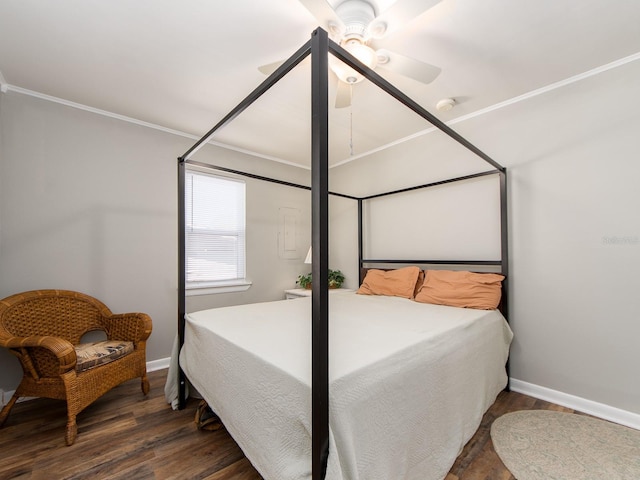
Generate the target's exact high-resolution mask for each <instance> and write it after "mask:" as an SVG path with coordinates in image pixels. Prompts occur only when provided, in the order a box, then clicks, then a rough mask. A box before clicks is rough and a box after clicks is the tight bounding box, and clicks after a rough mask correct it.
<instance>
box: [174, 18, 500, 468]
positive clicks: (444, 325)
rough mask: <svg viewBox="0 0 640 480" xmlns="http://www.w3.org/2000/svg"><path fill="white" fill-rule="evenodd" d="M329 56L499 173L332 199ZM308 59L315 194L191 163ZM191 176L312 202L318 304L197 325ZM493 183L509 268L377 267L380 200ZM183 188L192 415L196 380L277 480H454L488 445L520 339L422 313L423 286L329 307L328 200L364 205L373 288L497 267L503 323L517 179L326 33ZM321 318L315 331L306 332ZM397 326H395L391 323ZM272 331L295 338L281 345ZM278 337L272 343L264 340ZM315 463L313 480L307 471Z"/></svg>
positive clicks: (478, 319)
mask: <svg viewBox="0 0 640 480" xmlns="http://www.w3.org/2000/svg"><path fill="white" fill-rule="evenodd" d="M329 54H330V55H333V56H334V57H336V58H337V59H338V60H340V61H342V62H344V63H345V64H346V65H348V66H349V67H351V68H353V69H354V70H356V71H357V72H359V73H360V74H361V75H363V76H364V77H365V78H367V79H368V80H369V81H371V82H373V83H374V84H375V85H377V86H378V87H379V88H380V89H382V90H383V91H384V92H386V93H387V94H389V95H391V96H392V97H393V98H395V99H396V100H398V101H399V102H401V103H402V104H403V105H405V106H406V107H407V108H409V109H410V110H412V111H413V112H415V113H416V114H418V115H419V116H421V117H422V118H423V119H425V120H427V121H429V122H430V123H431V124H432V125H434V126H435V127H437V128H438V129H439V130H440V131H442V132H443V133H445V134H446V135H448V136H449V137H451V138H452V139H453V140H455V141H456V142H458V143H459V144H460V145H462V146H463V147H465V148H466V149H468V150H469V151H471V152H472V153H473V154H475V155H476V156H478V157H480V158H481V159H482V160H484V161H485V162H486V163H488V164H489V165H490V166H491V169H490V170H488V171H482V172H479V173H474V174H471V175H465V176H461V177H457V178H452V179H448V180H443V181H437V182H433V183H429V184H423V185H418V186H415V187H410V188H404V189H400V190H394V191H391V192H385V193H381V194H376V195H370V196H366V197H362V196H353V195H347V194H343V193H338V192H330V191H329V189H328V142H329V140H328V118H329V115H328V104H329V102H328V56H329ZM307 56H310V57H311V98H312V105H311V117H312V118H311V155H312V159H311V160H312V162H311V187H307V186H304V185H298V184H293V183H290V182H285V181H281V180H278V179H272V178H267V177H264V176H258V175H253V174H248V173H246V172H241V171H238V170H234V169H230V168H226V167H220V166H214V165H210V164H203V163H200V162H196V161H194V160H192V159H191V156H192V155H194V154H195V153H196V152H197V151H198V150H199V149H200V148H201V147H202V146H203V145H205V144H206V143H207V142H208V141H209V139H210V138H211V137H212V136H213V135H214V134H215V132H216V131H218V130H219V129H220V128H222V127H224V126H225V125H226V124H228V123H229V122H231V121H232V120H233V119H234V118H235V117H237V116H238V115H239V114H240V113H241V112H243V111H244V110H245V109H246V108H247V107H248V106H249V105H251V104H252V103H253V102H254V101H255V100H257V99H258V98H259V97H260V96H261V95H263V94H264V93H265V92H266V91H268V90H269V88H271V87H272V86H273V85H275V84H276V83H277V82H278V81H279V80H280V79H281V78H282V77H283V76H285V75H286V74H287V73H288V72H289V71H290V70H291V69H293V68H294V67H295V66H296V65H298V64H299V63H300V62H301V61H302V60H303V59H304V58H306V57H307ZM187 164H196V165H199V166H201V167H205V168H213V169H217V170H222V171H226V172H230V173H235V174H238V175H245V176H249V177H252V178H256V179H259V180H264V181H270V182H276V183H279V184H283V185H288V186H290V187H294V188H305V189H308V190H310V191H311V198H312V202H311V209H312V242H311V244H312V275H313V278H314V282H313V284H312V296H311V298H305V299H297V300H294V301H286V300H283V301H280V302H269V303H263V304H257V305H242V306H237V307H227V308H218V309H214V310H207V311H202V312H195V313H190V314H187V312H186V300H185V237H184V232H185V218H184V191H185V190H184V188H185V187H184V179H185V168H186V165H187ZM489 175H498V176H499V188H500V214H499V215H500V228H501V234H500V239H501V245H500V252H501V257H500V258H499V259H496V260H489V261H487V260H470V259H455V260H428V259H406V258H405V259H391V260H389V259H371V258H365V257H364V253H363V252H364V249H363V237H364V234H363V206H364V204H365V203H366V202H367V201H368V200H372V199H374V198H380V197H383V196H387V195H395V194H401V193H403V192H407V191H411V190H415V189H422V188H429V187H434V186H439V185H443V184H447V183H453V182H463V181H466V180H470V179H473V178H477V177H484V176H489ZM178 181H179V185H178V203H179V232H180V235H179V298H178V343H179V347H180V348H181V353H180V364H181V366H182V368H183V369H184V371H183V370H182V369H178V370H179V378H178V380H177V382H178V389H179V402H180V407H181V408H183V407H184V405H185V387H186V382H187V380H186V379H187V377H188V378H189V380H190V381H191V383H192V384H193V385H194V386H195V387H196V388H197V389H198V391H199V392H200V393H201V394H202V395H203V396H204V398H205V399H206V400H207V401H208V402H209V404H210V405H211V407H212V408H213V409H214V411H216V413H218V415H220V417H221V419H222V420H223V422H224V423H225V426H227V429H228V430H229V432H230V433H231V434H232V436H233V437H234V438H235V439H236V441H237V442H238V443H239V444H240V446H241V447H242V448H243V450H244V451H245V454H247V456H248V458H249V460H250V461H251V462H252V463H253V464H254V466H256V468H257V469H258V470H259V471H260V472H261V474H262V475H263V476H264V477H265V478H266V479H267V480H271V479H274V480H275V479H278V480H288V479H294V478H295V479H297V478H312V479H313V480H321V479H323V478H325V475H326V478H331V479H332V480H338V479H344V480H346V479H351V478H367V479H375V478H380V479H383V478H387V479H388V478H403V479H404V478H406V479H411V478H438V477H439V476H440V478H443V477H444V475H446V472H447V471H448V469H449V468H450V465H451V464H452V463H453V461H454V460H455V458H456V456H457V455H458V452H459V451H460V449H461V448H462V446H463V445H464V443H465V442H466V441H467V440H468V439H469V438H470V436H471V435H472V434H473V432H475V430H476V428H477V426H478V424H479V419H480V418H481V417H482V414H483V413H484V412H485V411H486V409H487V408H488V407H489V406H490V404H491V403H492V402H493V401H494V400H495V395H497V393H498V392H499V391H500V390H501V389H502V388H504V387H505V385H506V383H507V381H508V380H507V378H508V377H507V375H506V373H505V362H506V360H507V356H508V348H509V343H510V341H511V331H510V329H509V327H508V326H507V324H506V322H505V319H504V317H503V316H502V314H501V313H500V312H499V311H498V310H495V309H488V310H476V309H469V308H459V307H451V306H442V305H432V304H425V303H418V302H416V301H414V300H413V287H411V295H410V296H409V297H407V296H404V298H399V297H402V295H400V296H394V295H390V296H388V295H359V294H355V293H340V294H337V295H332V296H331V302H329V294H328V258H329V248H328V243H329V242H328V238H329V237H328V223H329V216H328V210H329V202H328V198H329V195H338V196H340V197H344V198H347V199H351V200H353V201H355V202H357V210H358V262H359V266H360V270H361V277H360V283H363V281H364V280H365V279H366V278H369V277H368V276H366V268H367V267H376V268H377V267H379V266H383V267H384V268H387V269H388V268H395V267H398V266H403V265H426V266H429V265H431V266H434V265H435V266H436V268H437V267H442V266H450V265H454V266H465V267H468V268H469V269H470V270H474V269H485V268H489V269H492V270H493V271H495V272H498V273H500V274H501V278H504V281H503V282H502V297H501V304H500V310H501V312H503V313H504V315H506V312H507V300H508V299H507V295H506V291H507V289H506V282H507V280H508V254H507V214H506V169H505V168H504V167H502V166H501V165H499V164H498V163H496V162H495V161H494V160H492V159H491V158H490V157H488V156H487V155H486V154H485V153H483V152H482V151H480V150H479V149H478V148H476V147H475V146H474V145H472V144H471V143H469V142H468V141H467V140H465V139H464V138H463V137H461V136H460V135H459V134H457V133H456V132H454V131H453V130H451V129H450V128H449V127H448V126H447V125H445V124H444V123H443V122H441V121H440V120H438V119H437V118H436V117H434V116H433V115H431V114H430V113H429V112H427V111H426V110H425V109H424V108H422V107H421V106H420V105H418V104H417V103H416V102H414V101H413V100H411V99H410V98H408V97H407V96H406V95H404V94H403V93H402V92H400V91H399V90H398V89H397V88H395V87H394V86H392V85H391V84H390V83H389V82H387V81H386V80H384V79H383V78H382V77H380V76H379V75H378V74H376V73H375V72H374V71H373V70H371V69H369V68H367V67H366V66H364V65H362V64H361V63H359V62H358V61H357V60H356V59H355V58H354V57H353V56H351V55H350V54H349V53H348V52H347V51H345V50H344V49H343V48H341V47H340V46H339V45H337V44H336V43H334V42H332V41H331V40H329V38H328V35H327V33H326V32H325V31H324V30H322V29H317V30H315V31H314V32H313V33H312V36H311V39H310V41H309V42H307V43H306V44H305V45H303V46H302V47H301V48H300V49H299V50H298V51H297V52H296V53H295V54H294V55H293V56H292V57H290V58H289V59H288V60H287V61H285V62H284V63H283V64H282V65H281V66H280V67H279V68H278V69H277V70H276V71H275V72H274V73H273V74H271V75H270V76H269V77H268V78H267V79H266V80H265V81H264V82H263V83H262V84H261V85H260V86H259V87H258V88H256V89H255V90H254V91H253V92H252V93H251V94H250V95H249V96H248V97H246V98H245V100H244V101H242V102H241V103H240V104H239V105H238V106H237V107H236V108H235V109H233V110H232V111H231V112H230V113H229V114H228V115H227V116H225V117H224V118H223V119H222V120H221V121H220V122H219V123H218V124H217V125H215V126H214V127H213V128H212V129H211V130H210V131H209V132H208V133H207V134H206V135H205V136H203V137H202V138H201V139H200V140H199V141H198V142H197V143H195V144H194V146H193V147H191V149H189V150H188V151H187V152H186V153H185V154H184V155H183V156H182V157H180V158H179V159H178ZM409 268H416V271H417V270H419V269H417V267H409ZM412 271H413V270H412ZM416 275H418V274H417V273H416ZM427 275H428V273H427ZM413 283H414V284H415V283H416V279H415V278H414V279H413ZM361 293H362V292H361ZM493 308H495V306H494V307H493ZM309 310H310V311H311V322H305V321H304V319H308V316H309ZM442 318H445V319H446V320H445V321H442V320H441V319H442ZM390 319H392V320H393V321H392V322H389V320H390ZM330 324H331V331H330V328H329V325H330ZM273 331H277V332H286V333H283V334H282V336H281V337H277V338H276V337H274V336H273V335H272V332H273ZM267 336H268V338H269V340H268V341H265V338H267ZM185 340H186V344H185ZM307 340H308V342H307ZM356 344H357V345H356ZM183 345H185V347H184V348H182V347H183ZM309 347H311V352H310V355H309ZM330 351H331V358H330V356H329V352H330ZM197 365H200V366H202V365H207V367H206V368H204V369H203V368H201V367H200V368H197ZM205 370H206V372H205ZM185 373H186V376H185ZM448 385H450V386H451V388H449V387H448ZM435 404H439V405H440V406H441V410H440V411H434V409H433V408H432V406H433V405H435ZM309 406H310V409H309ZM309 410H310V412H309ZM416 426H417V428H416ZM423 427H424V428H423ZM252 429H253V430H252ZM452 431H453V433H452ZM309 438H310V442H309V443H307V442H308V440H309ZM434 439H435V441H434ZM425 449H426V450H428V451H426V452H425V451H424V450H425ZM309 456H310V457H311V469H310V471H309V468H308V465H304V463H305V462H308V458H309ZM443 469H444V474H443V473H442V472H443Z"/></svg>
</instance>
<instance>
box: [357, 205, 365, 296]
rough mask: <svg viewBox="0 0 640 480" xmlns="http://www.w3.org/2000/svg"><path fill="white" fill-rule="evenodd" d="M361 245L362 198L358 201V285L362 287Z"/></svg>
mask: <svg viewBox="0 0 640 480" xmlns="http://www.w3.org/2000/svg"><path fill="white" fill-rule="evenodd" d="M363 255H364V254H363V245H362V198H359V199H358V285H362V280H364V278H362V266H363V264H362V259H363V258H364V256H363Z"/></svg>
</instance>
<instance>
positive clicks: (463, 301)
mask: <svg viewBox="0 0 640 480" xmlns="http://www.w3.org/2000/svg"><path fill="white" fill-rule="evenodd" d="M502 280H504V276H502V275H498V274H497V273H473V272H457V271H451V270H428V271H427V272H426V275H425V279H424V284H423V285H422V288H421V289H420V291H419V292H418V293H417V295H416V297H415V301H416V302H422V303H435V304H437V305H449V306H452V307H465V308H478V309H482V310H494V309H495V308H497V307H498V304H499V303H500V297H501V295H502V288H501V285H502Z"/></svg>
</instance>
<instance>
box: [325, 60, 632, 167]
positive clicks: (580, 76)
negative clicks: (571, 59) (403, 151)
mask: <svg viewBox="0 0 640 480" xmlns="http://www.w3.org/2000/svg"><path fill="white" fill-rule="evenodd" d="M637 60H640V52H638V53H634V54H633V55H629V56H627V57H624V58H621V59H619V60H615V61H613V62H610V63H607V64H605V65H601V66H599V67H596V68H593V69H591V70H588V71H586V72H583V73H579V74H577V75H574V76H572V77H569V78H566V79H564V80H560V81H558V82H554V83H552V84H549V85H547V86H546V87H541V88H538V89H536V90H532V91H530V92H527V93H524V94H522V95H518V96H517V97H513V98H510V99H508V100H505V101H503V102H499V103H496V104H494V105H491V106H489V107H486V108H482V109H480V110H476V111H475V112H471V113H468V114H467V115H462V116H460V117H457V118H454V119H453V120H450V121H448V122H445V124H446V125H447V126H449V127H450V126H452V125H455V124H457V123H461V122H465V121H467V120H470V119H472V118H476V117H479V116H481V115H485V114H487V113H490V112H493V111H495V110H500V109H501V108H505V107H508V106H510V105H514V104H516V103H520V102H524V101H525V100H529V99H530V98H534V97H537V96H539V95H543V94H545V93H548V92H551V91H553V90H557V89H559V88H562V87H566V86H567V85H571V84H572V83H576V82H580V81H582V80H585V79H587V78H590V77H593V76H595V75H599V74H601V73H604V72H607V71H609V70H613V69H615V68H618V67H622V66H623V65H627V64H628V63H632V62H635V61H637ZM436 131H438V129H437V128H436V127H429V128H426V129H424V130H421V131H419V132H416V133H414V134H412V135H409V136H407V137H404V138H401V139H399V140H395V141H393V142H391V143H387V144H385V145H382V146H380V147H378V148H375V149H373V150H369V151H367V152H364V153H360V154H358V155H354V156H353V157H349V158H347V159H345V160H342V161H340V162H338V163H334V164H333V165H332V166H331V168H335V167H339V166H340V165H345V164H347V163H349V162H352V161H354V160H357V159H359V158H362V157H367V156H369V155H371V154H373V153H377V152H381V151H383V150H386V149H388V148H391V147H395V146H396V145H400V144H402V143H405V142H408V141H409V140H413V139H414V138H418V137H422V136H423V135H428V134H429V133H433V132H436Z"/></svg>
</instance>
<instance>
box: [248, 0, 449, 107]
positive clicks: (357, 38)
mask: <svg viewBox="0 0 640 480" xmlns="http://www.w3.org/2000/svg"><path fill="white" fill-rule="evenodd" d="M299 1H300V3H302V5H304V6H305V8H306V9H307V10H309V12H311V14H312V15H313V16H314V17H316V19H317V20H318V22H319V23H320V25H321V26H322V27H323V28H325V29H326V30H327V32H328V33H329V35H330V36H331V39H332V40H333V41H335V42H336V43H339V44H340V45H341V46H342V47H343V48H344V49H345V50H347V51H348V52H349V53H351V54H352V55H353V56H354V57H356V58H357V59H358V60H359V61H361V62H362V63H363V64H364V65H367V66H368V67H369V68H371V69H376V68H379V69H380V70H390V71H392V72H394V73H396V74H400V75H403V76H406V77H409V78H412V79H414V80H417V81H419V82H421V83H425V84H426V83H431V82H432V81H433V80H435V78H436V77H437V76H438V75H439V74H440V71H441V70H440V68H438V67H436V66H434V65H430V64H428V63H424V62H421V61H418V60H415V59H413V58H410V57H406V56H404V55H400V54H399V53H394V52H391V51H389V50H385V49H381V48H376V47H377V45H378V43H379V41H380V40H381V39H383V38H384V37H385V36H386V35H388V34H389V33H391V32H393V31H396V30H398V29H400V28H402V27H403V26H404V25H405V24H406V23H408V22H409V21H411V20H412V19H413V18H415V17H417V16H418V15H420V14H421V13H423V12H425V11H426V10H428V9H429V8H431V7H433V6H434V5H435V4H437V3H439V2H440V1H441V0H397V1H396V2H395V3H394V4H393V5H391V6H390V7H389V8H387V9H386V10H385V11H383V12H377V11H376V7H375V6H374V4H373V3H372V2H371V1H369V0H344V1H343V2H341V3H340V4H339V5H338V6H337V7H336V8H335V9H334V8H333V7H332V6H331V5H330V4H329V3H327V0H299ZM280 63H281V62H276V63H271V64H268V65H263V66H262V67H260V68H259V70H260V71H261V72H262V73H265V74H270V73H271V72H273V71H274V70H275V69H276V68H277V67H278V66H279V65H280ZM329 65H330V67H331V70H332V71H333V72H334V73H335V75H336V76H337V78H338V89H337V93H336V103H335V106H336V108H343V107H348V106H349V105H351V88H352V86H353V85H355V84H356V83H360V82H361V81H362V80H364V77H363V76H362V75H360V74H359V73H358V72H356V71H355V70H354V69H352V68H350V67H348V66H347V65H345V64H344V63H342V62H341V61H339V60H338V59H336V58H334V57H333V56H330V63H329Z"/></svg>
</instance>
